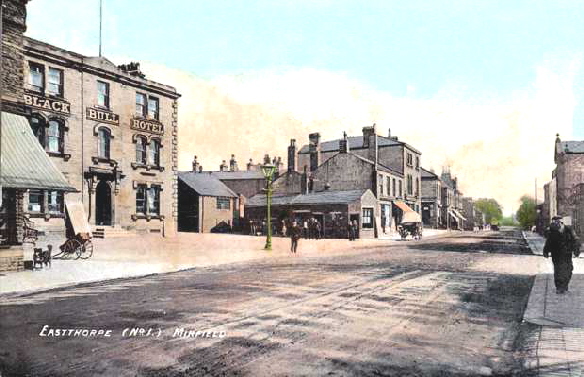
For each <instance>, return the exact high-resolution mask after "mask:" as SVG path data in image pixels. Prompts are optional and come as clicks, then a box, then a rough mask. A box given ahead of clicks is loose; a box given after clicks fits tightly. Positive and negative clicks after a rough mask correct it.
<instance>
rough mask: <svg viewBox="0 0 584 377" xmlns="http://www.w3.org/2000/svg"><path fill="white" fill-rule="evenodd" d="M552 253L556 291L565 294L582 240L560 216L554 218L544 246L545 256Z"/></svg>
mask: <svg viewBox="0 0 584 377" xmlns="http://www.w3.org/2000/svg"><path fill="white" fill-rule="evenodd" d="M550 254H551V256H552V262H553V264H554V282H555V285H556V293H557V294H564V293H566V292H567V291H568V285H569V284H570V279H571V278H572V270H573V269H574V266H573V264H572V254H573V255H574V256H575V257H578V256H579V255H580V240H579V239H578V237H577V236H576V234H575V233H574V230H573V229H572V227H569V226H566V225H564V223H563V222H562V217H560V216H554V217H553V218H552V223H551V224H550V226H549V231H548V235H547V239H546V241H545V245H544V247H543V256H544V257H545V258H548V257H549V256H550Z"/></svg>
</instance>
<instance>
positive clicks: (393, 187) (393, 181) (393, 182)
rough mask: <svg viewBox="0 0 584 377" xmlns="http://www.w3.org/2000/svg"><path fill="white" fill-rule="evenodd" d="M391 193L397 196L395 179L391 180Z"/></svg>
mask: <svg viewBox="0 0 584 377" xmlns="http://www.w3.org/2000/svg"><path fill="white" fill-rule="evenodd" d="M391 192H392V195H393V196H397V192H396V191H395V178H392V179H391ZM400 195H401V194H400Z"/></svg>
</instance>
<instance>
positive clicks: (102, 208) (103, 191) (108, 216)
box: [95, 179, 112, 225]
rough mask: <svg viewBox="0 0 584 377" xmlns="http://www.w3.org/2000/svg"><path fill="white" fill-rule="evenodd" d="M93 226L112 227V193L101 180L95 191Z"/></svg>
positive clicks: (108, 186) (105, 182)
mask: <svg viewBox="0 0 584 377" xmlns="http://www.w3.org/2000/svg"><path fill="white" fill-rule="evenodd" d="M95 224H96V225H112V191H111V187H110V185H109V184H108V182H107V181H105V180H103V179H101V180H100V181H99V183H98V184H97V187H96V189H95Z"/></svg>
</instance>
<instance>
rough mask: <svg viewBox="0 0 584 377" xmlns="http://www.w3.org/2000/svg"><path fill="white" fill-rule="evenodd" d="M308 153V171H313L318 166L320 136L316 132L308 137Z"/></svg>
mask: <svg viewBox="0 0 584 377" xmlns="http://www.w3.org/2000/svg"><path fill="white" fill-rule="evenodd" d="M308 141H309V143H308V152H309V153H310V171H315V170H316V169H317V168H318V167H319V166H320V134H319V133H318V132H315V133H312V134H310V135H308Z"/></svg>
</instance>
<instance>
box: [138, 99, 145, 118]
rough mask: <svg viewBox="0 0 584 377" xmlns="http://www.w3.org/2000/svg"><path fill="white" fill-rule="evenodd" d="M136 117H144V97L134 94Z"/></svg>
mask: <svg viewBox="0 0 584 377" xmlns="http://www.w3.org/2000/svg"><path fill="white" fill-rule="evenodd" d="M136 116H139V117H142V118H145V117H146V95H145V94H142V93H136Z"/></svg>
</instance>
